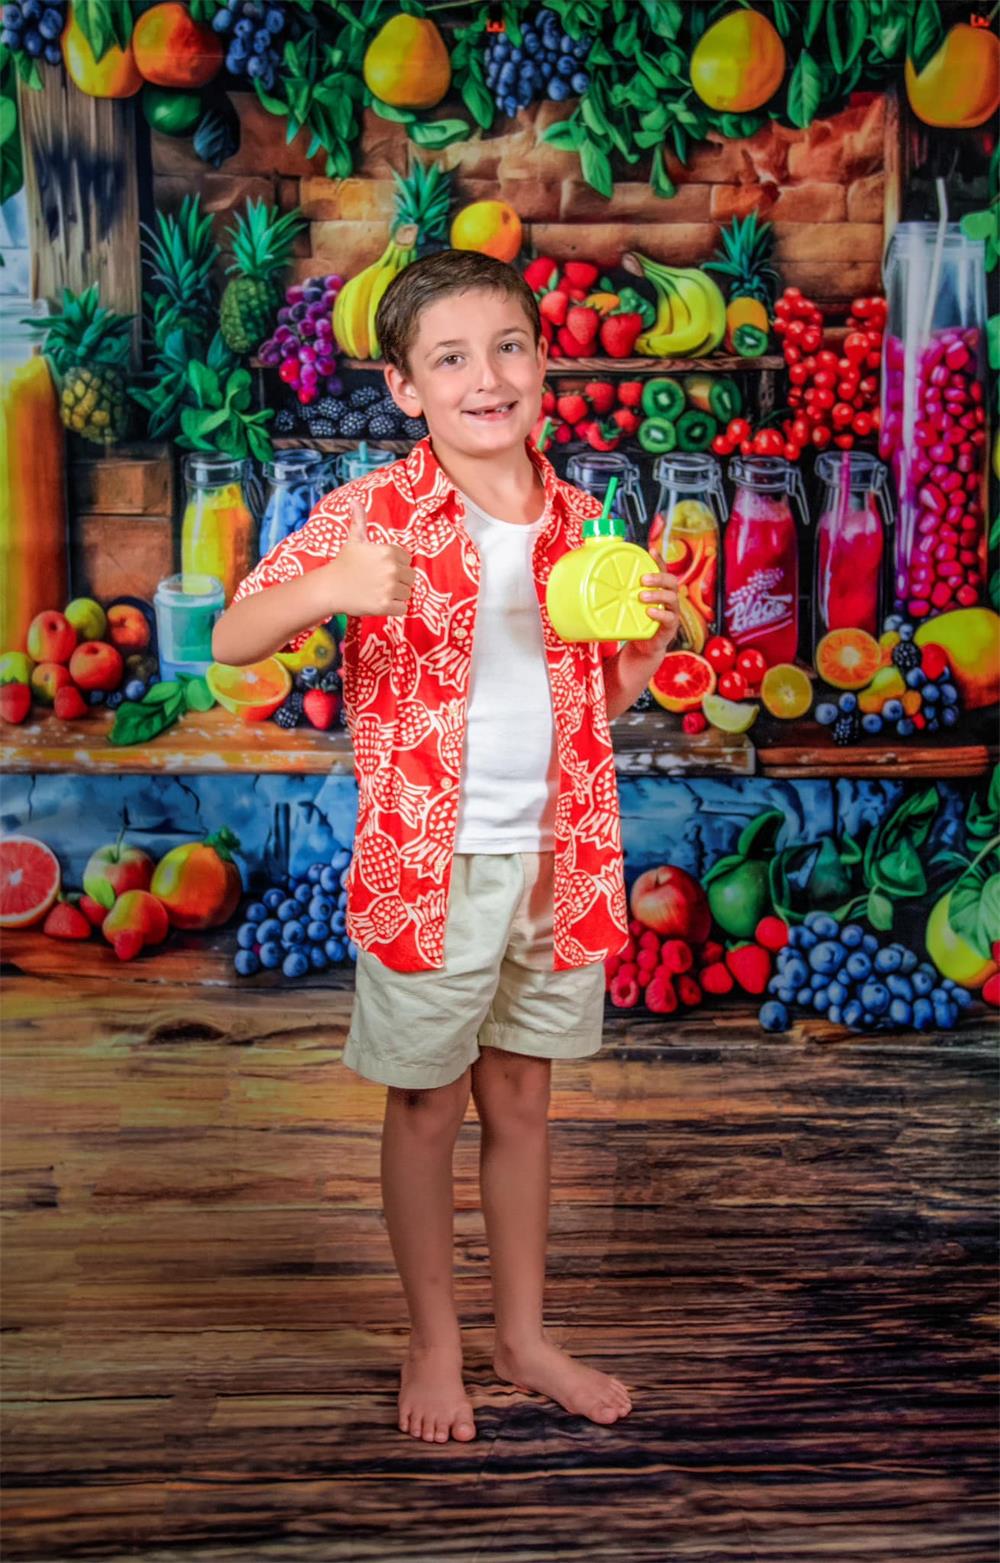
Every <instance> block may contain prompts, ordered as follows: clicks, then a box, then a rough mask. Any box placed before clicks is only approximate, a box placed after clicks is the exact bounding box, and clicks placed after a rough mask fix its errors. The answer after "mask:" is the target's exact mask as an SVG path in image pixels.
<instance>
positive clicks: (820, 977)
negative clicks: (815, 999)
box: [809, 971, 829, 993]
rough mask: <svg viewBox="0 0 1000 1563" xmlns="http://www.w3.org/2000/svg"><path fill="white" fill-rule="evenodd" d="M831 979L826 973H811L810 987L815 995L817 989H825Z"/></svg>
mask: <svg viewBox="0 0 1000 1563" xmlns="http://www.w3.org/2000/svg"><path fill="white" fill-rule="evenodd" d="M828 981H829V978H828V976H827V973H826V972H825V971H811V972H810V973H809V986H810V987H811V988H812V990H813V992H814V993H815V991H816V989H817V988H825V987H826V985H827V982H828Z"/></svg>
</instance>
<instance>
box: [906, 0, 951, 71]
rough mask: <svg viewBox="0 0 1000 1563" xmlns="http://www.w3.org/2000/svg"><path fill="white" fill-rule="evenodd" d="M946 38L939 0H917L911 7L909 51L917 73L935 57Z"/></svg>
mask: <svg viewBox="0 0 1000 1563" xmlns="http://www.w3.org/2000/svg"><path fill="white" fill-rule="evenodd" d="M943 38H944V24H943V23H942V21H941V11H940V8H939V6H938V3H937V0H916V4H915V5H913V6H911V9H910V41H909V47H908V49H907V53H908V54H909V56H910V59H911V60H912V61H913V69H914V70H915V71H916V73H917V75H918V76H919V75H920V72H921V71H922V70H923V69H924V67H925V66H926V65H927V63H928V61H930V60H931V59H933V57H934V55H935V54H936V53H937V51H938V49H939V48H940V47H941V43H942V40H943Z"/></svg>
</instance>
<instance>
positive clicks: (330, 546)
mask: <svg viewBox="0 0 1000 1563" xmlns="http://www.w3.org/2000/svg"><path fill="white" fill-rule="evenodd" d="M413 579H414V571H413V570H412V569H411V568H410V557H409V555H408V554H407V553H406V552H405V551H404V550H403V549H402V548H399V547H397V546H396V544H394V543H372V542H369V541H368V535H367V525H366V520H365V513H364V510H363V509H362V507H361V505H360V504H359V502H358V500H357V499H353V498H352V499H351V500H350V501H340V502H338V501H337V500H336V499H335V497H334V496H332V495H328V496H327V498H326V499H324V500H320V503H319V504H318V505H317V507H316V509H315V510H314V511H313V513H312V515H311V516H310V517H309V520H308V521H307V522H306V524H305V525H304V526H303V527H302V528H300V530H299V531H298V532H293V533H292V535H291V536H290V537H286V538H283V539H282V540H281V542H279V543H276V544H275V546H274V547H273V548H272V549H271V550H270V552H269V553H267V554H265V556H264V558H263V559H261V560H260V562H259V563H258V564H257V565H256V566H255V567H254V569H253V570H251V572H250V574H249V575H247V576H244V578H243V580H242V581H241V582H240V583H239V585H238V586H237V588H236V591H235V593H234V594H233V599H232V601H231V603H230V604H229V607H228V608H227V609H226V611H225V613H224V614H223V615H222V617H221V618H220V619H219V620H218V621H217V623H216V625H215V628H214V629H213V631H212V655H213V657H215V659H216V660H217V661H219V662H226V663H228V664H230V666H233V667H243V666H246V664H247V663H250V662H259V661H261V660H262V659H263V658H265V657H269V656H273V654H274V652H276V651H281V650H283V649H285V648H286V647H287V649H288V650H290V651H297V650H298V648H299V647H300V646H302V645H303V644H304V643H305V641H306V640H308V638H309V636H310V635H311V634H312V632H313V630H314V629H316V628H317V627H318V626H319V625H321V624H325V623H326V621H327V619H329V618H330V617H331V616H332V615H333V614H335V613H347V614H375V615H379V616H382V615H395V614H402V613H405V612H406V605H407V602H408V600H409V595H410V587H411V586H412V584H413Z"/></svg>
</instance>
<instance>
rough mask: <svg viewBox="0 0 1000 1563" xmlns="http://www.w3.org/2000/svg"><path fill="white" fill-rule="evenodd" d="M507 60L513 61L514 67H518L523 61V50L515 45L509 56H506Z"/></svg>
mask: <svg viewBox="0 0 1000 1563" xmlns="http://www.w3.org/2000/svg"><path fill="white" fill-rule="evenodd" d="M508 58H509V59H511V60H513V62H514V64H515V65H520V63H521V61H522V60H523V59H524V50H523V49H521V48H519V47H518V45H517V44H515V45H514V47H513V48H512V49H511V51H510V55H509V56H508Z"/></svg>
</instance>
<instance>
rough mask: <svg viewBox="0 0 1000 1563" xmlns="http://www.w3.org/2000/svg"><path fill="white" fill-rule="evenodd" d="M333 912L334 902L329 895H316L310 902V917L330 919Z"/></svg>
mask: <svg viewBox="0 0 1000 1563" xmlns="http://www.w3.org/2000/svg"><path fill="white" fill-rule="evenodd" d="M332 912H333V902H332V901H331V900H330V897H329V896H328V895H314V896H313V898H312V900H311V901H310V902H309V916H310V917H329V916H330V915H331V914H332Z"/></svg>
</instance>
